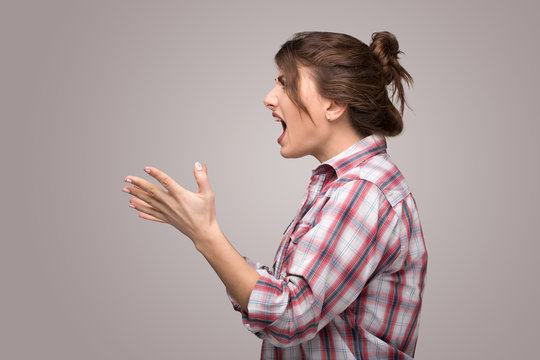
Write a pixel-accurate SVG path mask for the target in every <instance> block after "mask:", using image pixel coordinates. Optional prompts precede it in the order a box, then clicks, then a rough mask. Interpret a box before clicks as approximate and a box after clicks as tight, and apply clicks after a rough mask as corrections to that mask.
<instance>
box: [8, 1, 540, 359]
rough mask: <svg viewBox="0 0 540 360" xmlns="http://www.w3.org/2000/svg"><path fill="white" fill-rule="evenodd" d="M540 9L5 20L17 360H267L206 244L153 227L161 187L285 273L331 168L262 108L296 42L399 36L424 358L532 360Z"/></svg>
mask: <svg viewBox="0 0 540 360" xmlns="http://www.w3.org/2000/svg"><path fill="white" fill-rule="evenodd" d="M537 4H538V3H537V2H536V1H507V2H504V1H453V2H450V1H445V2H434V1H379V2H375V1H369V2H365V1H354V2H352V1H351V2H340V1H336V2H332V3H330V2H315V1H281V0H279V1H278V0H274V1H266V2H258V1H215V2H204V1H200V2H195V1H189V2H188V1H183V2H181V1H148V2H143V1H116V0H115V1H84V2H83V1H6V0H2V2H1V4H0V41H1V42H0V46H1V48H0V49H1V59H0V64H1V66H0V105H1V106H0V111H1V114H0V116H1V131H0V137H1V138H0V156H1V164H2V176H1V180H0V181H1V191H2V196H1V197H2V206H1V207H0V211H1V214H0V215H1V216H0V219H1V222H2V223H1V228H2V235H1V249H0V291H1V295H0V358H2V359H10V360H12V359H13V360H15V359H17V360H18V359H37V358H39V359H84V360H86V359H164V360H165V359H188V358H189V359H212V358H224V359H227V358H228V359H234V358H236V359H256V358H258V357H259V347H260V342H259V340H258V339H257V338H256V337H255V336H253V335H252V334H250V333H249V332H248V331H247V330H246V329H244V328H243V326H242V325H241V320H240V315H239V314H238V313H236V312H235V311H233V309H232V307H231V305H230V303H229V302H228V299H227V297H226V295H225V291H224V287H223V285H222V284H221V283H220V281H219V279H218V277H217V276H216V275H215V274H214V273H213V271H212V270H211V268H210V266H208V264H207V263H206V261H205V260H204V258H203V257H202V256H201V255H199V254H198V253H197V252H196V251H195V250H194V247H193V245H192V243H191V242H190V241H189V240H188V239H187V238H185V237H184V236H183V235H181V234H180V233H179V232H178V231H177V230H176V229H174V228H173V227H171V226H169V225H164V224H158V223H154V222H149V221H146V220H143V219H140V218H138V217H137V216H136V214H137V212H136V211H135V210H133V209H130V208H129V207H128V199H129V197H130V196H129V195H127V194H125V193H123V192H121V188H122V186H123V185H124V183H123V179H124V177H125V176H126V175H136V176H140V177H146V178H147V179H150V177H149V176H147V175H146V174H145V173H144V172H143V167H144V166H147V165H151V166H156V167H158V168H160V169H162V170H163V171H165V172H166V173H168V174H169V175H171V176H172V177H173V178H174V179H176V180H177V181H178V182H179V183H180V184H182V185H184V186H185V187H187V188H189V189H191V190H195V189H196V187H195V182H194V180H193V174H192V170H191V169H192V165H193V163H194V162H195V161H197V160H199V161H201V162H204V163H206V164H207V165H208V169H209V174H210V180H211V183H212V185H213V188H214V191H215V193H216V197H217V211H218V218H219V221H220V224H221V226H222V228H223V230H224V232H225V233H226V234H227V236H228V238H229V239H230V240H231V242H232V243H233V244H234V245H235V246H236V247H237V249H238V250H239V251H240V252H241V253H242V254H245V255H248V256H250V257H252V258H254V259H257V260H259V261H261V262H263V263H267V264H271V261H272V259H273V255H274V253H275V250H276V248H277V245H278V242H279V240H280V236H281V234H282V232H283V229H284V228H285V226H286V225H287V224H288V223H289V221H290V219H291V218H292V217H293V216H294V213H295V211H296V209H297V206H298V205H299V201H300V199H301V196H302V194H303V192H304V189H305V187H306V185H307V183H308V180H309V176H310V174H311V169H312V168H314V167H315V166H316V165H317V162H316V160H315V159H313V158H306V159H298V160H286V159H283V158H281V157H280V155H279V145H278V144H277V143H276V139H277V137H278V136H279V134H280V133H281V127H280V126H279V124H276V123H275V122H273V121H272V118H271V115H270V112H269V111H268V110H267V109H265V108H264V106H263V104H262V100H263V98H264V95H265V94H266V93H267V91H269V90H270V89H271V88H272V86H273V78H274V76H275V71H276V69H275V67H274V64H273V56H274V53H275V52H276V51H277V50H278V48H279V46H280V45H281V44H282V43H283V42H284V41H285V40H287V38H289V37H290V36H291V35H292V34H293V33H294V32H297V31H303V30H324V31H337V32H345V33H349V34H352V35H354V36H356V37H358V38H359V39H361V40H363V41H365V42H369V39H370V35H371V33H372V32H374V31H381V30H389V31H391V32H393V33H394V34H396V36H397V38H398V40H399V42H400V45H401V48H402V49H403V50H404V51H405V53H406V54H405V55H404V56H403V57H402V64H403V66H404V67H405V68H406V69H407V70H408V71H409V72H410V73H411V74H412V76H413V78H414V80H415V86H414V88H413V89H412V90H411V91H409V93H408V94H409V102H410V105H411V106H412V108H413V111H408V112H407V113H406V115H405V121H406V130H405V132H404V133H403V134H402V135H401V136H399V137H397V138H394V139H390V140H389V153H390V154H391V156H392V157H393V158H394V160H395V161H396V162H397V163H398V165H399V166H400V168H401V170H402V171H403V173H404V174H405V176H406V178H407V179H408V182H409V185H410V187H411V188H412V190H413V193H414V194H415V196H416V199H417V202H418V206H419V210H420V215H421V218H422V222H423V228H424V235H425V239H426V243H427V246H428V250H429V269H428V277H427V287H426V290H425V294H424V305H423V309H422V315H421V324H420V336H419V341H418V345H417V358H418V359H455V358H463V359H472V358H477V359H487V358H490V359H509V358H514V359H516V358H533V357H534V356H535V355H534V354H537V351H536V348H537V346H536V341H537V339H536V337H537V335H538V321H539V320H540V319H539V312H538V309H537V303H538V295H539V290H538V275H539V273H538V266H537V258H538V251H539V249H540V247H539V245H538V240H539V239H538V238H539V236H538V232H537V228H538V223H537V221H538V220H537V218H538V210H537V206H538V200H539V195H538V180H537V178H538V175H539V166H538V159H537V155H538V154H539V152H538V145H537V142H536V140H537V138H538V131H539V130H540V126H539V125H538V115H537V103H538V100H537V98H538V93H539V91H538V86H539V83H540V76H539V71H538V64H539V63H540V56H539V50H538V35H539V34H540V31H539V30H540V29H539V25H538V19H537V17H538V13H539V5H537Z"/></svg>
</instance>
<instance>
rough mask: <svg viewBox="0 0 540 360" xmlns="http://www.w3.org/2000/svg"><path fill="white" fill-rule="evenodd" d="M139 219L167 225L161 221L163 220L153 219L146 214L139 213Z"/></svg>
mask: <svg viewBox="0 0 540 360" xmlns="http://www.w3.org/2000/svg"><path fill="white" fill-rule="evenodd" d="M139 217H140V218H143V219H146V220H152V221H157V222H160V223H167V222H166V221H163V220H161V219H158V218H155V217H153V216H152V215H148V214H145V213H139Z"/></svg>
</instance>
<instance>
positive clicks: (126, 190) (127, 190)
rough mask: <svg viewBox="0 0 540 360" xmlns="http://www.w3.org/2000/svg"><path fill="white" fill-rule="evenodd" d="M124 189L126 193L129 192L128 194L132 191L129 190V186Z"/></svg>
mask: <svg viewBox="0 0 540 360" xmlns="http://www.w3.org/2000/svg"><path fill="white" fill-rule="evenodd" d="M122 191H123V192H126V193H128V194H129V193H131V191H129V189H128V188H127V187H125V188H123V189H122Z"/></svg>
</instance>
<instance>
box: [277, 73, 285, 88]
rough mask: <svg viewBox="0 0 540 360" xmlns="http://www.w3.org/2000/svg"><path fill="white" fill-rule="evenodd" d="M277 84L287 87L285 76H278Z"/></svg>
mask: <svg viewBox="0 0 540 360" xmlns="http://www.w3.org/2000/svg"><path fill="white" fill-rule="evenodd" d="M277 82H278V83H280V84H281V86H283V87H285V78H284V77H283V75H280V76H278V78H277Z"/></svg>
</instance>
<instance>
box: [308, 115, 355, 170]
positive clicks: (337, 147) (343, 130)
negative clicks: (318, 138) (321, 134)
mask: <svg viewBox="0 0 540 360" xmlns="http://www.w3.org/2000/svg"><path fill="white" fill-rule="evenodd" d="M339 125H341V124H339ZM339 125H338V124H336V127H335V128H334V129H333V131H330V133H329V136H328V138H327V141H326V142H325V145H324V146H323V148H322V149H321V151H320V152H319V153H318V154H316V155H314V156H315V157H316V158H317V160H319V162H321V163H323V162H325V161H326V160H328V159H331V158H333V157H334V156H336V155H338V154H339V153H342V152H343V151H345V150H347V149H348V148H350V147H351V146H353V145H354V144H356V143H357V142H358V141H360V140H361V139H363V138H364V137H363V136H360V135H359V134H358V133H357V132H356V131H355V130H354V129H353V128H352V127H351V126H343V125H342V126H340V127H337V126H339ZM345 125H346V124H345Z"/></svg>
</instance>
